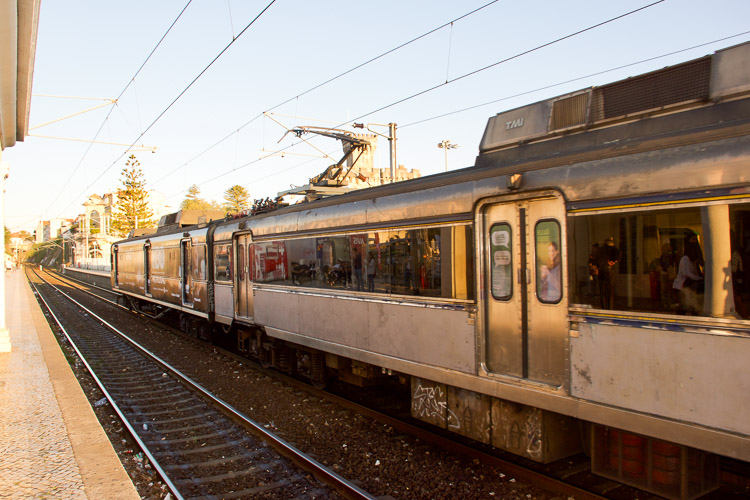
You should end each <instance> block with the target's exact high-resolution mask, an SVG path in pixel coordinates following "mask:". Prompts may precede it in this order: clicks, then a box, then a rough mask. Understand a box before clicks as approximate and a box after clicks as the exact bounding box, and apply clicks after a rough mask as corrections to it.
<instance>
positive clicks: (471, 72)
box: [339, 0, 666, 126]
mask: <svg viewBox="0 0 750 500" xmlns="http://www.w3.org/2000/svg"><path fill="white" fill-rule="evenodd" d="M665 1H666V0H657V1H656V2H653V3H650V4H648V5H645V6H643V7H639V8H637V9H635V10H631V11H630V12H626V13H625V14H621V15H619V16H616V17H613V18H611V19H608V20H606V21H602V22H601V23H597V24H594V25H593V26H589V27H588V28H584V29H582V30H579V31H576V32H575V33H571V34H569V35H565V36H563V37H560V38H557V39H555V40H552V41H550V42H547V43H544V44H542V45H538V46H536V47H534V48H532V49H529V50H525V51H523V52H519V53H518V54H515V55H513V56H510V57H507V58H505V59H501V60H500V61H496V62H494V63H492V64H488V65H487V66H484V67H482V68H479V69H475V70H474V71H470V72H468V73H464V74H463V75H461V76H457V77H456V78H452V79H450V80H446V81H445V82H444V83H440V84H438V85H435V86H433V87H430V88H427V89H424V90H422V91H420V92H417V93H416V94H412V95H410V96H408V97H404V98H403V99H399V100H398V101H394V102H392V103H390V104H387V105H385V106H382V107H380V108H378V109H375V110H373V111H370V112H368V113H365V114H363V115H360V116H358V117H357V118H353V119H351V120H349V121H347V122H344V123H342V124H340V125H339V126H343V125H346V124H347V123H351V122H355V121H357V120H361V119H362V118H364V117H366V116H369V115H372V114H375V113H377V112H379V111H383V110H384V109H388V108H391V107H393V106H395V105H397V104H401V103H403V102H406V101H409V100H411V99H414V98H415V97H419V96H421V95H424V94H427V93H429V92H432V91H433V90H437V89H439V88H441V87H445V86H446V85H450V84H451V83H455V82H457V81H459V80H463V79H464V78H468V77H470V76H473V75H476V74H477V73H481V72H482V71H485V70H488V69H490V68H494V67H495V66H498V65H500V64H504V63H506V62H508V61H512V60H514V59H518V58H519V57H522V56H525V55H528V54H531V53H532V52H536V51H538V50H541V49H543V48H545V47H549V46H550V45H554V44H556V43H559V42H562V41H563V40H567V39H568V38H572V37H574V36H578V35H580V34H582V33H585V32H587V31H591V30H593V29H596V28H599V27H601V26H604V25H605V24H609V23H611V22H614V21H617V20H618V19H622V18H623V17H627V16H630V15H632V14H635V13H636V12H640V11H642V10H645V9H648V8H649V7H653V6H654V5H657V4H660V3H663V2H665Z"/></svg>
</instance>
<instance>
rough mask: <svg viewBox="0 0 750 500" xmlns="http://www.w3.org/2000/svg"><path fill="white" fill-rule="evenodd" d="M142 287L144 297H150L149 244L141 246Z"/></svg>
mask: <svg viewBox="0 0 750 500" xmlns="http://www.w3.org/2000/svg"><path fill="white" fill-rule="evenodd" d="M143 285H144V287H145V292H146V295H148V296H149V297H150V296H151V244H150V243H146V244H145V245H143Z"/></svg>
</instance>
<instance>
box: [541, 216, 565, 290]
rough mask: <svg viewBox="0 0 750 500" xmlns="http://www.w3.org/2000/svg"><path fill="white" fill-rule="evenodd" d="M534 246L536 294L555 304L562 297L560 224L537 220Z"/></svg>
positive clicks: (552, 221)
mask: <svg viewBox="0 0 750 500" xmlns="http://www.w3.org/2000/svg"><path fill="white" fill-rule="evenodd" d="M534 238H535V243H536V244H535V248H536V296H537V297H538V298H539V300H540V301H541V302H544V303H546V304H555V303H557V302H560V299H562V265H561V263H562V255H561V253H562V252H561V247H560V224H559V223H558V222H557V221H554V220H544V221H539V222H537V224H536V227H535V230H534Z"/></svg>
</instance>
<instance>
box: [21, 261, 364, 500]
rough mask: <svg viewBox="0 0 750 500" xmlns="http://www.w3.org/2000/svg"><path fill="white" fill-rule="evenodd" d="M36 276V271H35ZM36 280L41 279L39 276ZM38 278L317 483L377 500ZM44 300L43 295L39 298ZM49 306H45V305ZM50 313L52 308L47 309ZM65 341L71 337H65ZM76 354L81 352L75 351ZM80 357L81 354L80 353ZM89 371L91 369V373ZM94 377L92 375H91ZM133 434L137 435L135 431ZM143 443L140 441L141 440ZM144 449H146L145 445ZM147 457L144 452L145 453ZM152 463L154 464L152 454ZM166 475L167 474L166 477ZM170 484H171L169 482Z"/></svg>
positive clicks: (346, 493)
mask: <svg viewBox="0 0 750 500" xmlns="http://www.w3.org/2000/svg"><path fill="white" fill-rule="evenodd" d="M34 272H35V273H36V270H34ZM37 276H39V275H38V274H37ZM39 278H40V279H41V280H42V281H44V282H45V283H47V284H48V285H49V286H51V287H52V288H54V289H55V290H56V291H57V292H58V293H60V294H62V295H63V296H65V297H66V298H67V299H68V300H70V301H71V302H73V303H74V304H76V305H77V306H78V307H80V308H81V309H83V310H84V311H86V312H87V313H88V314H89V315H90V316H91V317H93V318H96V320H97V321H99V322H101V324H102V325H104V326H106V327H107V328H109V329H110V330H112V331H113V332H115V333H116V334H117V335H119V336H120V337H122V338H123V340H125V341H126V342H128V343H129V344H131V345H132V346H133V347H135V348H136V349H137V350H138V351H139V352H141V353H142V354H143V355H145V356H146V357H147V358H149V359H151V360H152V361H154V362H155V363H157V364H159V365H161V366H162V367H163V368H164V369H166V370H167V371H169V372H171V373H172V374H173V375H175V376H176V377H177V378H178V379H179V380H180V381H182V382H183V383H184V384H186V385H187V386H188V387H190V388H192V389H193V390H195V391H197V392H198V393H200V394H201V395H203V396H204V397H205V398H207V399H208V400H209V401H210V402H212V403H213V404H215V405H216V406H218V407H219V408H221V409H222V411H223V412H224V413H225V414H227V415H229V416H230V417H232V418H234V419H236V420H238V421H240V422H241V423H242V424H243V425H245V426H246V427H248V428H250V429H251V430H253V431H255V432H256V434H260V436H261V437H262V438H263V439H265V440H266V441H267V442H269V443H270V444H271V446H273V448H274V449H276V451H278V452H279V453H281V454H282V455H283V456H285V457H287V458H289V459H290V460H291V461H292V462H294V463H295V464H297V465H298V466H299V467H301V468H303V469H305V470H307V471H309V472H311V473H312V474H313V475H314V476H315V477H316V478H317V479H319V480H320V481H322V482H324V483H326V484H328V485H329V486H331V487H332V488H334V489H335V490H336V491H338V492H339V493H341V494H342V495H343V496H345V497H346V498H350V499H368V500H374V498H375V497H373V496H372V495H370V494H369V493H367V492H366V491H364V490H362V489H361V488H359V487H357V486H356V485H355V484H353V483H351V482H349V481H348V480H346V479H345V478H343V477H342V476H340V475H339V474H337V473H335V472H333V471H332V470H330V469H328V468H327V467H326V466H324V465H323V464H321V463H319V462H317V461H316V460H314V459H312V458H310V457H309V456H307V455H305V454H304V453H303V452H302V451H300V450H299V449H297V448H296V447H294V446H292V445H291V444H289V443H287V442H286V441H284V440H283V439H281V438H280V437H278V436H276V435H274V434H272V433H270V432H268V431H267V430H266V429H265V428H263V426H261V425H260V424H258V423H257V422H255V421H254V420H252V419H250V418H249V417H247V416H246V415H244V414H243V413H241V412H240V411H239V410H237V409H235V408H234V407H233V406H232V405H230V404H229V403H227V402H225V401H223V400H222V399H220V398H217V397H216V396H214V395H213V394H211V393H210V392H209V391H208V390H206V389H205V388H203V387H202V386H201V385H200V384H198V383H197V382H195V381H193V380H192V379H190V378H189V377H188V376H187V375H185V374H183V373H182V372H181V371H179V370H178V369H177V368H175V367H173V366H172V365H170V364H169V363H167V362H166V361H164V360H163V359H161V358H160V357H158V356H157V355H155V354H153V353H152V352H150V351H149V350H148V349H146V348H145V347H143V346H142V345H140V344H139V343H138V342H136V341H135V340H133V339H131V338H130V337H128V336H127V335H126V334H125V333H123V332H121V331H120V330H118V329H117V328H116V327H115V326H113V325H112V324H110V323H109V322H108V321H106V320H105V319H104V318H102V317H100V316H98V315H97V314H95V313H94V312H93V311H91V310H90V309H88V308H87V307H85V306H84V305H82V304H81V303H80V302H78V301H76V300H75V299H74V298H72V297H71V296H69V295H68V294H66V293H65V292H63V291H61V290H60V289H58V288H57V287H55V286H54V285H52V284H51V283H49V282H47V281H46V280H44V278H43V277H41V276H39ZM40 296H41V295H40ZM45 305H46V302H45ZM47 307H48V309H49V306H47ZM66 337H68V335H67V334H66ZM76 352H78V351H77V350H76ZM79 356H80V353H79ZM89 370H90V369H89ZM92 373H93V372H92ZM132 432H135V431H134V430H133V431H132ZM139 442H140V440H139ZM143 446H145V445H143ZM144 453H145V451H144ZM149 459H150V460H152V461H154V462H155V460H153V459H152V457H151V456H150V453H149ZM160 475H161V474H160ZM165 475H166V473H165ZM170 484H171V482H170Z"/></svg>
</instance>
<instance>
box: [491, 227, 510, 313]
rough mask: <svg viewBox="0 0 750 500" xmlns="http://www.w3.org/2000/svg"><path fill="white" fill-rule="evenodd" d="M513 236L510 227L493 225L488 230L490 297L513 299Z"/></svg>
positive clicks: (504, 299)
mask: <svg viewBox="0 0 750 500" xmlns="http://www.w3.org/2000/svg"><path fill="white" fill-rule="evenodd" d="M512 248H513V236H512V232H511V228H510V225H508V224H505V223H502V224H493V226H492V227H491V228H490V254H489V259H490V263H491V264H490V283H491V284H492V285H491V289H492V297H494V298H495V299H496V300H503V301H506V300H510V299H511V297H513V254H512Z"/></svg>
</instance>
